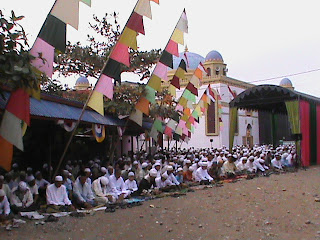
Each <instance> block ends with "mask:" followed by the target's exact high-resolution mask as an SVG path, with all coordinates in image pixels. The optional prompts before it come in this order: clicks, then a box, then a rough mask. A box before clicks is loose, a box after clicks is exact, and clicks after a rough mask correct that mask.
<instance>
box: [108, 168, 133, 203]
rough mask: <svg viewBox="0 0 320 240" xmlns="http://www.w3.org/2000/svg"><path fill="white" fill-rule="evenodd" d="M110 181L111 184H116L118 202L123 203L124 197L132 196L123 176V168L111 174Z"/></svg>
mask: <svg viewBox="0 0 320 240" xmlns="http://www.w3.org/2000/svg"><path fill="white" fill-rule="evenodd" d="M109 181H110V183H111V185H113V186H115V189H116V195H117V198H118V199H117V202H118V203H121V202H122V201H123V199H124V198H126V197H129V196H130V191H129V190H128V189H127V187H126V185H125V184H124V181H123V178H122V177H121V170H118V169H117V170H115V172H114V175H111V176H110V178H109Z"/></svg>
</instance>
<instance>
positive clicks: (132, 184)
mask: <svg viewBox="0 0 320 240" xmlns="http://www.w3.org/2000/svg"><path fill="white" fill-rule="evenodd" d="M124 184H125V185H126V188H127V189H128V190H129V191H130V195H131V196H133V195H137V190H138V185H137V182H136V180H135V179H134V172H129V173H128V179H127V180H126V181H125V182H124Z"/></svg>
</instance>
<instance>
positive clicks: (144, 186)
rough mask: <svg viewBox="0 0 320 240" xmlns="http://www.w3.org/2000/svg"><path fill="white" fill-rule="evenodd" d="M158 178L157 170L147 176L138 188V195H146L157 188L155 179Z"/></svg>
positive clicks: (151, 171) (152, 170)
mask: <svg viewBox="0 0 320 240" xmlns="http://www.w3.org/2000/svg"><path fill="white" fill-rule="evenodd" d="M156 177H157V170H155V169H151V170H150V172H149V174H147V175H146V176H145V177H144V178H143V179H142V180H141V182H140V184H139V187H138V194H139V195H142V194H145V193H146V192H147V191H149V190H150V189H152V188H155V187H156V183H155V179H156Z"/></svg>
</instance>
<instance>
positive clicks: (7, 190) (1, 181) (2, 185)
mask: <svg viewBox="0 0 320 240" xmlns="http://www.w3.org/2000/svg"><path fill="white" fill-rule="evenodd" d="M0 190H3V191H4V192H5V194H6V196H7V198H8V199H10V196H11V189H10V187H9V186H8V184H5V183H4V176H2V175H0Z"/></svg>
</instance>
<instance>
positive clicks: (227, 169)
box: [222, 154, 237, 178]
mask: <svg viewBox="0 0 320 240" xmlns="http://www.w3.org/2000/svg"><path fill="white" fill-rule="evenodd" d="M236 159H237V156H236V155H234V156H231V154H230V155H229V156H228V160H227V161H225V162H224V163H223V165H222V168H223V172H224V174H225V175H226V177H227V178H234V177H235V176H236V170H237V167H236V165H235V164H234V162H235V160H236Z"/></svg>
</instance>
